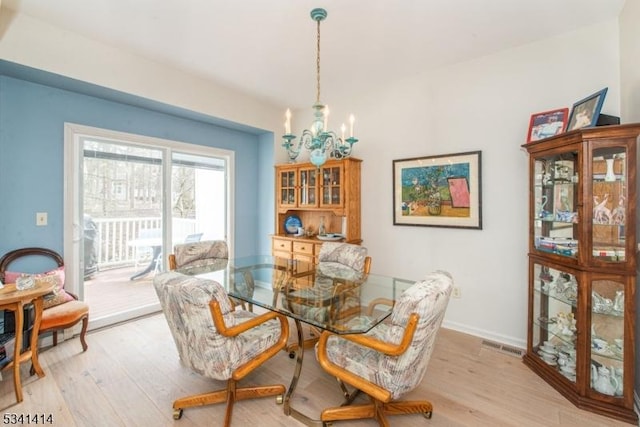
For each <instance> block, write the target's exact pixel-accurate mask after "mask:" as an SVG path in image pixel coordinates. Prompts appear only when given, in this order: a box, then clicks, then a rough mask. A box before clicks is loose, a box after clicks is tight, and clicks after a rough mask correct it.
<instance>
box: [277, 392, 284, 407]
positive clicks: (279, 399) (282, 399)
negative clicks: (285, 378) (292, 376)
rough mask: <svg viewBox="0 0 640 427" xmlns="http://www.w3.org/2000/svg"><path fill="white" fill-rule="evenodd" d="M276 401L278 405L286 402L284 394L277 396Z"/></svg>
mask: <svg viewBox="0 0 640 427" xmlns="http://www.w3.org/2000/svg"><path fill="white" fill-rule="evenodd" d="M276 403H277V404H278V405H282V404H283V403H284V396H283V395H282V394H279V395H277V396H276Z"/></svg>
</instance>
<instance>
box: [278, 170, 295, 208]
mask: <svg viewBox="0 0 640 427" xmlns="http://www.w3.org/2000/svg"><path fill="white" fill-rule="evenodd" d="M279 180H280V183H279V184H280V206H283V207H295V206H296V170H295V169H288V170H281V171H280V177H279Z"/></svg>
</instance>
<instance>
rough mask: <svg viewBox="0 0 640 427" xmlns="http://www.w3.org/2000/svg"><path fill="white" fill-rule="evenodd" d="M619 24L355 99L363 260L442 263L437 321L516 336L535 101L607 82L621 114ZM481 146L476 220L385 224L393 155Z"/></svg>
mask: <svg viewBox="0 0 640 427" xmlns="http://www.w3.org/2000/svg"><path fill="white" fill-rule="evenodd" d="M618 64H619V57H618V25H617V22H608V23H605V24H600V25H596V26H592V27H588V28H585V29H582V30H580V31H576V32H572V33H568V34H565V35H562V36H559V37H554V38H552V39H548V40H544V41H541V42H537V43H533V44H530V45H526V46H522V47H519V48H516V49H511V50H508V51H503V52H500V53H498V54H495V55H491V56H487V57H483V58H479V59H477V60H473V61H469V62H466V63H461V64H457V65H454V66H451V67H447V68H444V69H441V70H438V71H437V72H432V73H423V74H418V75H416V76H415V77H414V78H412V79H408V80H404V81H396V82H389V84H388V86H386V87H382V88H378V89H377V90H376V91H371V92H369V93H368V94H364V95H363V96H362V97H351V98H350V99H331V100H326V101H325V102H330V103H331V105H332V115H334V113H336V115H338V116H342V115H344V114H345V113H346V111H345V112H338V109H337V106H340V105H342V104H343V103H344V104H347V103H349V104H353V101H354V98H355V99H357V105H354V106H353V107H352V108H353V110H354V111H355V112H356V114H357V117H358V122H357V123H358V125H357V128H358V132H357V133H358V137H359V138H360V139H361V141H360V142H358V146H357V147H356V156H357V157H360V158H363V159H364V162H363V165H362V170H363V179H362V182H363V191H362V201H363V202H362V206H363V208H362V209H363V215H362V225H363V232H362V235H363V238H364V245H365V246H367V247H368V249H369V252H370V254H371V255H372V258H373V262H372V271H373V272H375V273H383V274H395V275H401V276H403V277H406V278H409V279H416V278H420V277H422V276H424V275H425V274H426V273H427V272H428V271H429V270H432V269H436V268H443V269H447V270H449V271H450V272H451V273H452V274H453V276H454V278H455V281H456V283H457V285H458V286H460V287H461V288H462V298H460V299H453V300H451V303H450V305H449V309H448V311H447V316H446V319H445V325H446V326H448V327H452V328H455V329H459V330H463V331H467V332H470V333H473V334H476V335H480V336H484V337H487V338H490V339H495V340H499V341H501V342H507V343H512V344H514V345H519V346H524V345H525V341H526V313H527V237H528V236H527V233H528V229H527V219H528V199H527V197H528V193H527V191H528V186H527V174H528V172H527V155H526V152H525V151H524V150H523V149H522V148H521V147H520V145H521V144H523V143H524V142H525V138H526V133H527V129H528V124H529V118H530V115H531V114H532V113H536V112H541V111H546V110H550V109H554V108H560V107H569V108H570V107H571V106H572V105H573V103H574V102H576V101H578V100H580V99H582V98H584V97H586V96H588V95H590V94H592V93H594V92H596V91H598V90H600V89H602V88H603V87H605V86H607V87H609V92H608V94H607V98H606V101H605V104H604V107H603V112H606V113H609V114H616V115H617V114H619V102H620V94H619V92H620V89H619V86H620V85H619V65H618ZM473 150H482V168H483V170H482V203H483V230H464V229H448V228H430V227H401V226H394V225H393V217H392V160H394V159H401V158H410V157H416V156H429V155H437V154H447V153H456V152H464V151H473Z"/></svg>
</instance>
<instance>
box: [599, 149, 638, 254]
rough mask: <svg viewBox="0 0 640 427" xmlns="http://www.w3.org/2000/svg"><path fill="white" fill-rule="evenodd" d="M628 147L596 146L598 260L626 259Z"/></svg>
mask: <svg viewBox="0 0 640 427" xmlns="http://www.w3.org/2000/svg"><path fill="white" fill-rule="evenodd" d="M626 151H627V149H626V147H624V146H617V147H607V148H599V149H595V150H593V157H592V159H593V160H592V166H591V168H592V171H593V173H592V183H591V185H592V188H591V195H592V196H591V197H593V232H592V243H591V244H592V256H593V259H594V260H596V261H604V262H610V263H620V262H625V260H626V254H625V245H626V239H625V223H626V219H627V216H628V215H627V201H628V200H629V195H628V177H627V153H626Z"/></svg>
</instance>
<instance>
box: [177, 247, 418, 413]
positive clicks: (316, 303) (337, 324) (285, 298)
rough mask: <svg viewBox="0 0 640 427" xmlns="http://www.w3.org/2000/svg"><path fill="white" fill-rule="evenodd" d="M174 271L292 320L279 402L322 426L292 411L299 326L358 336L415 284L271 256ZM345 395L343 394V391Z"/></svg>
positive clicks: (299, 360) (299, 359)
mask: <svg viewBox="0 0 640 427" xmlns="http://www.w3.org/2000/svg"><path fill="white" fill-rule="evenodd" d="M177 271H178V272H180V273H183V274H187V275H195V276H199V277H203V278H207V279H211V280H215V281H217V282H218V283H220V284H221V285H223V286H224V287H225V289H226V291H227V293H228V294H229V296H231V297H233V298H235V299H237V300H240V301H241V302H244V303H246V304H247V305H248V306H249V309H253V307H255V306H257V307H262V308H263V309H266V310H269V311H274V312H277V313H281V314H283V315H285V316H287V317H288V318H290V319H292V320H293V322H294V323H295V326H296V332H297V351H295V352H294V351H291V352H290V354H289V356H290V357H292V358H294V357H295V358H296V365H295V369H294V373H293V377H292V379H291V383H290V385H289V387H288V389H287V393H286V395H285V396H284V399H283V402H282V403H283V405H284V412H285V414H286V415H290V416H293V417H294V418H296V419H298V420H299V421H301V422H303V423H305V424H307V425H317V424H319V425H321V422H320V421H317V420H314V419H312V418H310V417H308V416H307V415H305V414H303V413H301V412H300V411H297V410H295V409H294V408H292V407H291V397H292V395H293V393H294V391H295V389H296V386H297V384H298V379H299V378H300V373H301V372H302V362H303V360H304V329H303V324H307V325H310V326H314V327H316V328H318V329H321V330H324V331H330V332H333V333H336V334H362V333H366V332H368V331H370V330H371V329H372V328H374V327H375V326H376V325H378V324H379V323H381V322H383V321H384V320H385V319H386V318H387V317H388V316H389V315H390V314H391V309H392V307H393V303H394V301H395V300H396V298H397V297H398V296H399V295H400V293H401V292H402V291H404V290H405V289H406V288H408V287H409V286H411V285H412V284H413V283H415V281H414V280H406V279H399V278H395V277H387V276H381V275H376V274H361V273H354V272H353V271H352V270H345V269H342V270H341V269H339V268H338V269H336V268H328V269H327V268H322V267H321V268H318V266H317V265H316V264H312V263H309V262H306V261H297V260H292V259H286V258H279V257H274V256H250V257H243V258H236V259H230V260H218V261H217V262H214V263H212V264H208V265H205V266H196V267H183V268H178V269H177ZM343 392H344V394H345V396H346V390H344V389H343Z"/></svg>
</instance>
